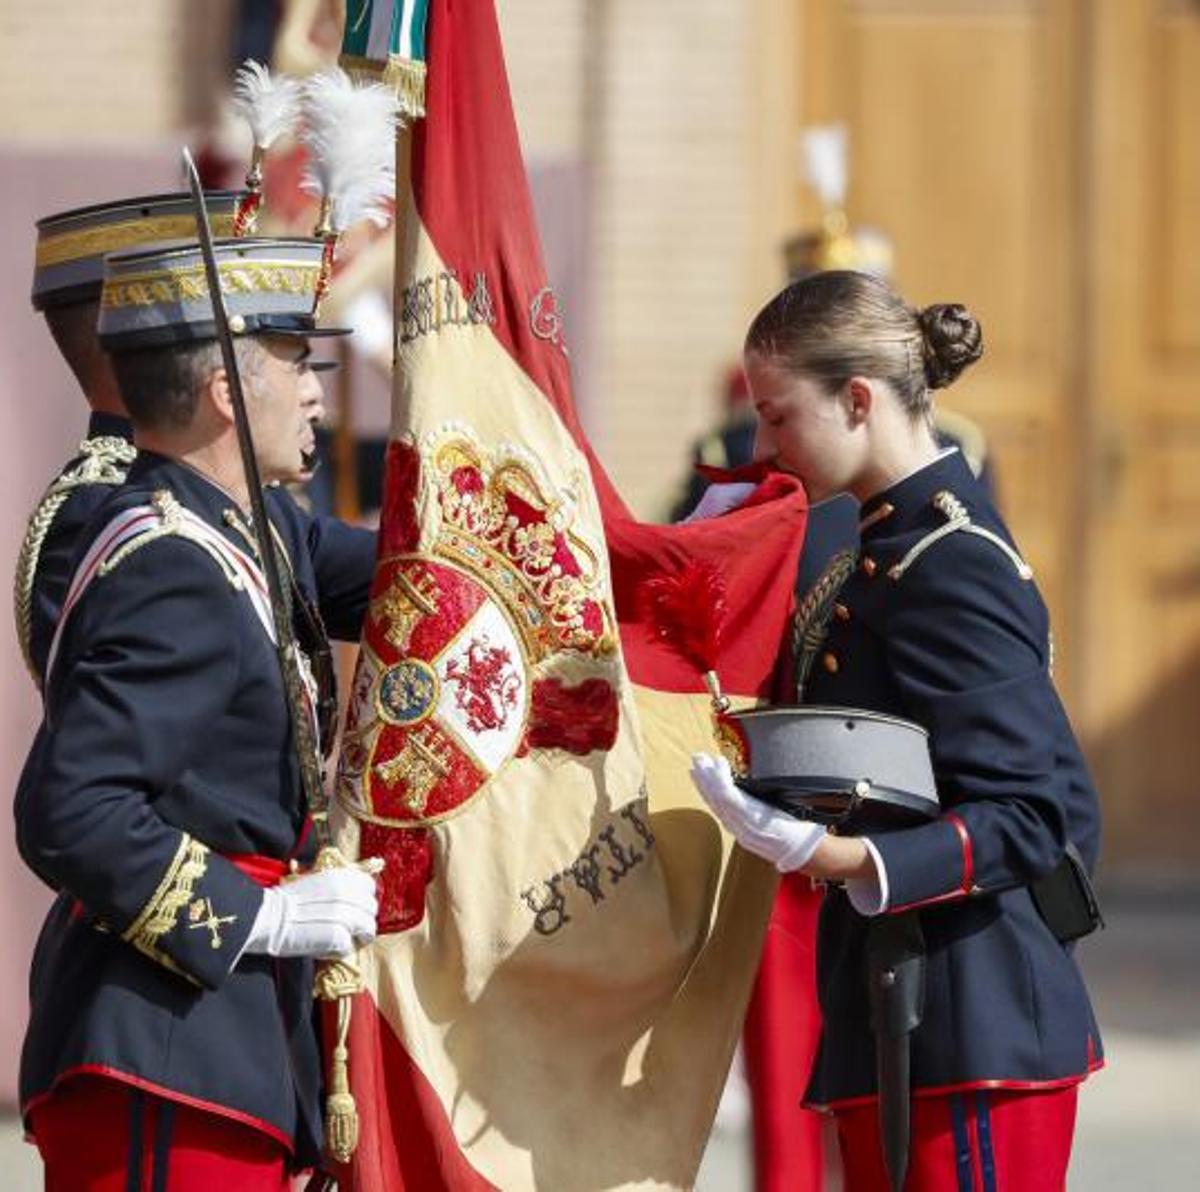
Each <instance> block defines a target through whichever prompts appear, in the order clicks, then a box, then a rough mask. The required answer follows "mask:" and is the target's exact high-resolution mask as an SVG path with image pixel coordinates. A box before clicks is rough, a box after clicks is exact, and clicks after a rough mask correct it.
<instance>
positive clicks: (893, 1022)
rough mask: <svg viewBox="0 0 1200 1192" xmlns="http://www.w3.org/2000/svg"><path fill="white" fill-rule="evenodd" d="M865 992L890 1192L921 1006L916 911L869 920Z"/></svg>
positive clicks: (897, 1168) (899, 1167)
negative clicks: (869, 1010)
mask: <svg viewBox="0 0 1200 1192" xmlns="http://www.w3.org/2000/svg"><path fill="white" fill-rule="evenodd" d="M867 991H868V998H869V1001H870V1007H871V1030H872V1031H873V1032H874V1033H875V1071H876V1079H877V1088H878V1092H879V1137H880V1141H881V1143H882V1146H883V1160H884V1165H885V1166H886V1168H887V1172H888V1178H889V1179H890V1180H891V1185H892V1189H893V1192H900V1190H901V1189H902V1188H903V1187H904V1177H905V1175H906V1174H907V1172H908V1152H909V1143H910V1138H911V1112H910V1108H911V1098H912V1091H911V1081H910V1072H909V1052H910V1042H911V1036H912V1032H913V1031H914V1030H916V1029H917V1027H918V1026H919V1025H920V1023H921V1017H922V1015H923V1013H924V1009H925V937H924V935H923V933H922V931H921V920H920V918H919V917H918V914H917V912H916V911H909V912H907V913H905V914H902V915H885V916H881V917H880V918H878V919H874V920H872V922H871V925H870V927H869V928H868V933H867Z"/></svg>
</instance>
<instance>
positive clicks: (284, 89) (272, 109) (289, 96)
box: [233, 58, 300, 151]
mask: <svg viewBox="0 0 1200 1192" xmlns="http://www.w3.org/2000/svg"><path fill="white" fill-rule="evenodd" d="M233 106H234V110H235V111H236V112H237V113H238V115H239V116H241V117H242V118H243V119H244V120H245V121H246V123H247V124H249V125H250V131H251V132H252V133H253V134H254V145H255V147H256V148H257V149H261V150H264V151H265V150H267V149H270V147H271V145H272V144H273V143H274V142H275V141H276V140H277V139H278V138H279V137H281V136H283V134H284V133H286V132H290V131H291V129H292V128H293V127H294V125H295V123H296V120H297V119H298V117H299V115H300V82H299V80H298V79H293V78H289V77H288V76H287V75H272V74H271V72H270V71H269V70H268V69H267V68H266V67H265V66H263V64H262V63H261V62H255V61H254V60H253V59H250V58H247V59H246V61H245V62H244V63H242V65H241V66H240V67H238V71H237V74H236V75H234V79H233Z"/></svg>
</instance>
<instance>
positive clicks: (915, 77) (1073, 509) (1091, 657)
mask: <svg viewBox="0 0 1200 1192" xmlns="http://www.w3.org/2000/svg"><path fill="white" fill-rule="evenodd" d="M802 13H803V16H802V18H801V21H800V24H801V26H802V29H801V31H800V33H799V36H798V46H799V49H798V53H799V56H800V58H801V60H802V68H801V73H800V77H801V79H802V96H801V99H800V102H799V105H798V106H799V108H800V115H799V124H806V123H819V122H824V121H829V120H840V121H844V122H845V123H846V124H847V125H848V126H849V129H850V135H851V147H852V165H851V186H850V191H851V194H850V213H851V217H852V219H853V220H854V221H855V222H859V223H875V224H878V225H880V226H882V227H883V228H884V229H885V230H886V231H887V232H888V233H889V234H890V235H891V237H892V238H893V240H894V242H895V245H896V263H897V267H896V276H897V281H898V284H899V287H900V289H901V290H902V291H903V292H904V293H905V294H906V295H907V296H908V297H909V298H910V299H912V300H913V301H915V302H919V303H926V302H931V301H946V300H960V301H964V302H966V303H967V304H968V305H969V306H970V307H971V308H972V309H973V310H974V311H975V312H976V314H977V315H978V316H979V318H980V319H981V321H982V323H983V327H984V335H985V339H986V343H987V352H986V355H985V357H984V361H983V362H982V363H981V365H979V366H977V367H976V368H975V369H973V370H972V371H971V372H969V373H967V374H966V376H965V377H964V378H963V380H962V381H961V382H960V383H959V384H958V385H956V386H955V387H954V388H953V389H951V390H950V391H949V392H948V393H947V394H946V395H945V400H946V402H947V404H949V405H951V406H952V407H957V408H959V409H961V410H962V412H964V413H967V414H969V415H970V416H972V417H973V418H975V419H976V420H977V421H978V422H980V423H981V424H982V425H983V427H984V429H985V430H986V432H987V435H988V438H989V440H990V442H991V445H992V448H993V453H994V456H995V459H996V462H997V467H998V472H999V479H1000V489H1001V500H1002V504H1003V506H1004V508H1005V510H1006V513H1007V515H1008V518H1009V521H1010V523H1011V525H1012V527H1013V530H1014V532H1015V533H1016V535H1017V538H1018V540H1019V541H1020V542H1021V544H1022V547H1023V549H1024V550H1025V552H1026V554H1027V555H1028V556H1029V558H1030V560H1031V562H1032V563H1033V564H1034V567H1035V570H1036V572H1037V574H1038V579H1039V582H1040V584H1041V586H1042V589H1043V591H1044V593H1045V595H1046V597H1047V600H1048V602H1049V604H1050V608H1051V612H1052V615H1053V618H1054V626H1055V637H1056V643H1057V646H1058V650H1057V659H1058V669H1057V677H1058V681H1059V686H1060V688H1061V689H1062V690H1063V693H1064V696H1065V699H1066V702H1067V705H1068V708H1069V710H1070V711H1071V714H1072V717H1073V719H1074V720H1075V723H1076V725H1077V727H1078V728H1079V730H1080V733H1081V736H1082V738H1083V740H1084V744H1085V747H1086V748H1087V751H1088V754H1089V758H1090V760H1091V762H1092V765H1093V769H1094V771H1095V774H1096V778H1097V781H1098V784H1099V786H1100V788H1101V793H1102V797H1103V799H1104V804H1105V814H1106V847H1105V856H1106V861H1107V864H1108V866H1109V871H1110V872H1112V871H1113V870H1117V869H1127V870H1129V869H1139V870H1146V869H1149V868H1152V867H1153V868H1154V869H1156V870H1158V871H1160V872H1162V871H1166V870H1169V869H1170V868H1172V867H1176V868H1182V867H1184V866H1185V865H1186V864H1187V863H1188V862H1189V861H1190V860H1191V859H1192V858H1193V857H1194V855H1195V850H1196V843H1197V840H1198V838H1200V3H1197V0H808V2H807V3H805V4H804V5H802ZM796 195H797V198H796V202H795V212H796V220H797V223H800V222H805V223H811V222H812V221H814V220H815V218H816V215H817V212H816V210H815V207H814V206H813V204H812V200H811V199H810V198H808V197H807V196H805V195H803V194H802V192H801V191H800V189H799V188H797V192H796Z"/></svg>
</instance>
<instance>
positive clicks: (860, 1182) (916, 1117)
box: [834, 1085, 1078, 1192]
mask: <svg viewBox="0 0 1200 1192" xmlns="http://www.w3.org/2000/svg"><path fill="white" fill-rule="evenodd" d="M1077 1092H1078V1085H1069V1086H1068V1087H1067V1088H1062V1089H1048V1090H1044V1091H1036V1092H1007V1091H1004V1090H992V1089H987V1090H983V1089H978V1090H976V1089H972V1090H969V1091H967V1092H962V1093H951V1094H948V1095H945V1096H936V1097H914V1098H913V1102H912V1148H911V1152H910V1155H909V1161H908V1178H907V1179H906V1180H905V1182H904V1192H1063V1189H1064V1188H1065V1187H1066V1186H1067V1164H1068V1163H1069V1162H1070V1159H1071V1138H1072V1136H1073V1134H1074V1132H1075V1100H1076V1093H1077ZM834 1116H835V1118H836V1120H837V1130H838V1145H839V1147H840V1149H841V1152H842V1166H843V1168H844V1169H845V1173H846V1182H845V1188H846V1192H889V1188H890V1186H891V1185H890V1184H889V1183H888V1180H887V1175H886V1173H885V1171H884V1166H883V1151H882V1149H881V1147H880V1143H879V1124H878V1111H877V1109H876V1106H875V1104H874V1103H873V1102H872V1103H871V1104H866V1105H857V1106H854V1107H853V1108H850V1109H839V1110H836V1111H835V1113H834Z"/></svg>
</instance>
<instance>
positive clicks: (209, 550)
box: [97, 488, 246, 592]
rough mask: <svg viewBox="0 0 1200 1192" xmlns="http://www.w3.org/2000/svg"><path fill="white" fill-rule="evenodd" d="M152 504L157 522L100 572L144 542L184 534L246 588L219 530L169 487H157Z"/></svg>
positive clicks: (233, 582)
mask: <svg viewBox="0 0 1200 1192" xmlns="http://www.w3.org/2000/svg"><path fill="white" fill-rule="evenodd" d="M150 505H151V507H152V508H153V509H154V511H155V512H156V513H157V514H158V518H159V520H158V524H157V525H155V526H152V527H151V528H150V529H148V530H144V531H143V532H142V533H140V534H138V535H137V537H136V538H130V539H129V540H128V541H127V542H125V543H123V544H122V545H121V546H119V547H117V549H116V550H114V551H113V552H112V554H110V555H109V556H108V557H107V558H105V560H104V562H103V563H101V564H100V568H99V570H98V572H97V574H98V575H100V576H104V575H108V574H109V572H111V571H113V570H114V569H115V568H117V567H119V566H120V565H121V564H122V563H123V562H125V560H126V559H128V558H129V556H130V555H132V554H134V553H135V552H137V551H139V550H141V549H142V547H144V546H149V545H150V543H151V542H157V541H158V540H159V539H160V538H183V539H186V540H187V541H188V542H192V543H195V545H196V546H198V547H200V549H201V550H203V551H204V553H205V554H207V555H208V556H209V557H210V558H211V559H212V560H213V561H214V562H215V563H216V564H217V566H218V567H220V568H221V570H222V572H224V574H225V578H226V579H227V580H228V581H229V583H230V585H231V586H232V587H233V588H235V589H237V591H239V592H240V591H242V589H243V588H245V586H246V584H245V581H244V580H243V579H242V577H241V575H240V574H239V572H238V570H237V568H236V567H235V566H234V565H233V563H232V562H231V561H230V559H229V557H228V555H227V554H226V552H225V551H223V550H222V549H221V544H220V541H219V537H220V536H219V535H218V534H217V532H216V530H213V529H212V528H211V527H209V526H208V525H207V524H206V523H204V522H203V521H201V519H200V518H198V517H196V516H195V514H192V513H189V512H188V510H186V509H185V508H184V507H183V506H182V505H181V504H180V503H179V501H178V499H177V498H176V497H175V495H174V494H173V493H172V492H171V491H170V490H169V489H165V488H160V489H158V490H157V491H156V492H155V494H154V495H153V496H152V497H151V498H150Z"/></svg>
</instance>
